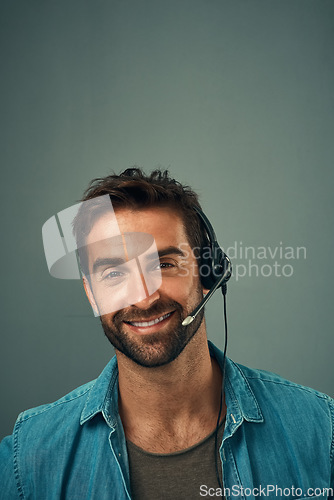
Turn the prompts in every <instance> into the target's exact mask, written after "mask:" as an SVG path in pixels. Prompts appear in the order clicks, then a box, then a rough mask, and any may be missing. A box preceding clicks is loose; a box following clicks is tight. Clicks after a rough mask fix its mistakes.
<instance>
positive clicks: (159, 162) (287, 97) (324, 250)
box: [0, 0, 334, 437]
mask: <svg viewBox="0 0 334 500" xmlns="http://www.w3.org/2000/svg"><path fill="white" fill-rule="evenodd" d="M0 9H1V16H0V17H1V47H2V54H1V61H2V65H1V66H2V75H1V88H2V90H1V98H2V104H1V122H2V129H1V136H2V139H3V146H2V153H1V155H2V161H1V212H0V213H1V228H2V231H1V241H2V245H1V262H2V279H1V413H0V419H1V437H3V436H4V435H6V434H8V433H11V430H12V427H13V425H14V421H15V418H16V416H17V414H18V413H19V412H20V411H22V410H24V409H27V408H29V407H33V406H36V405H39V404H42V403H47V402H51V401H53V400H56V399H58V398H59V397H61V396H62V395H64V394H65V393H66V392H69V391H70V390H72V389H73V388H75V387H76V386H78V385H81V384H84V383H85V382H87V381H89V380H91V379H93V378H95V377H97V376H98V375H99V373H100V372H101V371H102V369H103V367H104V366H105V364H106V363H107V361H108V360H109V359H110V357H111V356H112V348H111V346H110V345H109V343H108V341H107V340H106V339H105V337H104V335H103V333H102V329H101V327H100V322H99V319H95V318H94V317H93V314H92V312H91V309H90V306H89V304H88V302H87V300H86V298H85V295H84V291H83V289H82V287H81V285H80V283H79V281H65V280H56V279H54V278H52V277H51V276H50V275H49V274H48V270H47V267H46V262H45V258H44V253H43V245H42V238H41V227H42V225H43V223H44V222H45V221H46V220H47V219H48V218H49V217H51V216H52V215H54V214H55V213H56V212H58V211H60V210H62V209H64V208H67V207H69V206H71V205H72V204H74V203H75V202H76V201H77V200H79V199H80V197H81V196H82V193H83V191H84V189H85V188H86V187H87V185H88V183H89V181H90V180H91V179H93V178H94V177H99V176H105V175H107V174H108V173H110V172H111V170H112V169H114V170H115V171H116V172H120V171H121V170H122V169H124V168H127V167H129V166H132V165H134V164H137V165H139V166H142V167H144V168H145V169H147V170H152V169H153V168H154V167H157V166H162V167H168V168H169V169H170V171H171V173H172V175H174V176H175V177H176V178H177V179H179V180H180V181H181V182H185V183H188V184H190V185H191V186H192V187H194V188H195V189H196V190H197V192H198V193H199V195H200V199H201V202H202V205H203V208H204V210H205V212H206V214H207V215H208V217H209V218H210V219H211V222H212V224H213V225H214V227H215V230H216V233H217V235H218V239H219V241H220V243H221V245H222V246H223V247H224V248H225V250H226V249H227V248H228V247H233V248H235V249H236V250H237V252H236V253H238V252H239V250H240V249H241V248H245V247H254V248H255V251H256V255H255V258H252V259H251V260H252V262H251V265H258V266H259V268H261V266H263V265H267V267H266V268H265V272H264V274H268V273H269V271H270V269H271V271H272V273H274V267H273V266H274V264H275V262H276V263H277V265H280V266H284V265H290V266H292V268H293V273H292V275H291V276H290V277H285V276H280V277H279V276H274V275H273V274H272V275H271V276H267V277H265V276H263V275H262V274H261V272H260V273H259V275H258V276H256V275H255V268H251V271H252V272H251V275H249V274H250V272H249V269H248V266H249V262H248V261H249V258H244V257H243V256H242V255H241V256H240V255H239V254H238V255H236V256H235V255H231V257H232V259H233V263H234V266H235V269H236V266H237V265H239V266H242V265H244V266H246V267H245V268H246V269H247V272H246V275H245V276H244V277H239V279H238V280H236V276H234V278H233V280H231V282H230V285H229V287H228V288H229V291H228V297H227V300H228V323H229V344H228V354H229V356H230V357H231V358H233V359H234V360H235V361H238V362H240V363H243V364H246V365H250V366H252V367H256V368H263V369H267V370H270V371H274V372H277V373H280V374H281V375H283V376H284V377H286V378H288V379H291V380H293V381H296V382H298V383H301V384H304V385H309V386H312V387H314V388H315V389H318V390H320V391H323V392H326V393H328V394H330V395H331V396H334V373H333V361H332V358H333V328H332V323H333V304H332V303H333V279H334V272H333V267H334V266H333V195H332V192H333V143H334V141H333V88H334V82H333V76H334V75H333V58H332V55H333V24H334V23H333V14H334V4H333V2H332V1H326V0H321V1H316V0H271V1H268V0H259V1H257V0H248V1H246V0H244V1H240V0H229V1H227V0H168V1H167V0H165V1H157V0H151V1H147V0H145V1H141V2H137V1H135V0H128V1H127V0H123V1H116V0H110V1H108V2H107V1H102V0H94V1H92V0H90V1H84V0H80V1H79V0H72V1H71V2H65V1H57V2H44V1H32V2H26V1H22V0H21V1H15V2H13V1H12V0H11V1H9V0H5V1H2V2H1V5H0ZM259 247H267V248H268V247H270V248H271V251H272V253H273V252H274V251H275V248H276V249H277V250H276V254H274V253H273V255H274V257H270V256H267V258H265V259H262V258H261V255H259ZM286 247H291V248H293V249H294V250H295V251H296V248H297V247H305V248H306V259H305V258H304V257H303V256H301V255H300V256H299V257H300V258H299V259H297V258H288V259H287V258H284V255H285V254H284V252H285V251H286V250H284V249H286ZM280 251H283V258H279V252H280ZM289 252H290V257H291V250H289ZM302 255H303V254H302ZM233 257H234V258H233ZM276 268H277V267H276ZM261 269H262V268H261ZM281 269H282V267H281ZM277 270H278V268H277ZM239 271H240V273H241V274H242V272H243V268H242V267H240V268H239ZM285 272H286V273H287V274H290V268H285ZM206 317H207V326H208V334H209V338H210V339H212V340H213V341H214V342H216V343H217V344H218V345H219V346H220V347H223V315H222V299H221V295H220V294H216V296H214V298H213V299H212V301H211V302H210V304H209V305H208V307H207V314H206Z"/></svg>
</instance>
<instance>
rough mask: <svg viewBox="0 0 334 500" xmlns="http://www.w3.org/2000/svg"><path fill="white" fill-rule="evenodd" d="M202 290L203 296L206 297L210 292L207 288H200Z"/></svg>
mask: <svg viewBox="0 0 334 500" xmlns="http://www.w3.org/2000/svg"><path fill="white" fill-rule="evenodd" d="M202 290H203V295H206V294H207V293H208V292H209V291H210V289H209V288H204V286H203V287H202Z"/></svg>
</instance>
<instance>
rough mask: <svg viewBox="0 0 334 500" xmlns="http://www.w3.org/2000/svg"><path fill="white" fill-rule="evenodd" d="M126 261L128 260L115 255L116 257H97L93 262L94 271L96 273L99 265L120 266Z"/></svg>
mask: <svg viewBox="0 0 334 500" xmlns="http://www.w3.org/2000/svg"><path fill="white" fill-rule="evenodd" d="M125 262H126V260H125V259H123V258H121V257H114V258H111V257H104V258H99V259H96V261H95V262H94V264H93V273H96V271H97V270H98V268H99V267H102V266H109V267H116V266H120V265H121V264H124V263H125Z"/></svg>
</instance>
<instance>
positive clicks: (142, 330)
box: [123, 311, 175, 335]
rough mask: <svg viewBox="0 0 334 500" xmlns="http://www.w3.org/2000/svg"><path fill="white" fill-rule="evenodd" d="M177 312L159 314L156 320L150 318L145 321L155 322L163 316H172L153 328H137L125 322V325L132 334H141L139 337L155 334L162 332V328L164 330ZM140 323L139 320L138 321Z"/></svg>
mask: <svg viewBox="0 0 334 500" xmlns="http://www.w3.org/2000/svg"><path fill="white" fill-rule="evenodd" d="M174 313H175V311H169V312H166V313H164V314H159V316H156V317H155V318H149V319H146V320H145V321H154V320H155V319H157V318H160V317H161V316H165V315H166V314H170V316H168V318H165V319H163V320H162V321H159V323H156V324H155V325H151V326H135V325H130V324H129V323H127V322H126V321H123V323H124V324H125V325H126V326H127V328H129V329H130V330H131V331H132V332H134V333H136V334H139V335H147V334H150V333H155V332H158V331H159V330H161V328H164V326H165V325H167V323H168V322H169V321H170V320H171V318H173V317H174ZM138 321H139V320H138Z"/></svg>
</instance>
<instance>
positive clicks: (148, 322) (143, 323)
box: [129, 313, 172, 326]
mask: <svg viewBox="0 0 334 500" xmlns="http://www.w3.org/2000/svg"><path fill="white" fill-rule="evenodd" d="M171 314H172V313H168V314H165V315H164V316H160V318H157V319H153V320H152V321H129V323H130V324H131V325H133V326H152V325H156V324H157V323H160V321H162V320H164V319H166V318H168V316H170V315H171Z"/></svg>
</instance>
